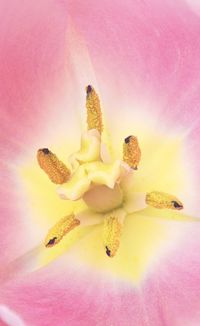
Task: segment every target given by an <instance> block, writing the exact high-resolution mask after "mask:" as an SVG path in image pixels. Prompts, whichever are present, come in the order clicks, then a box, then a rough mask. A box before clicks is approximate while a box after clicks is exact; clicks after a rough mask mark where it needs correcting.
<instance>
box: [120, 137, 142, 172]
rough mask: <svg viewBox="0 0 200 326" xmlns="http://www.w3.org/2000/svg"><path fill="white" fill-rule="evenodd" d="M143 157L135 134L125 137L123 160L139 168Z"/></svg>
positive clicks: (132, 166) (134, 167)
mask: <svg viewBox="0 0 200 326" xmlns="http://www.w3.org/2000/svg"><path fill="white" fill-rule="evenodd" d="M140 159H141V151H140V147H139V144H138V140H137V138H136V137H135V136H129V137H127V138H125V140H124V144H123V161H124V162H126V163H127V164H128V165H129V166H130V167H131V168H132V169H134V170H137V168H138V164H139V162H140Z"/></svg>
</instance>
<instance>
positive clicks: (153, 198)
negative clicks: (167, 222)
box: [146, 191, 183, 210]
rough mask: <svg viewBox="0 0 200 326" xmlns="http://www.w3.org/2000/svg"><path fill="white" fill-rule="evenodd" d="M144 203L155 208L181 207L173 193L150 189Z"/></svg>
mask: <svg viewBox="0 0 200 326" xmlns="http://www.w3.org/2000/svg"><path fill="white" fill-rule="evenodd" d="M146 203H147V205H149V206H152V207H155V208H168V209H174V210H180V209H183V204H182V203H181V202H180V200H179V199H178V198H176V197H175V196H173V195H170V194H167V193H165V192H160V191H152V192H149V193H147V194H146Z"/></svg>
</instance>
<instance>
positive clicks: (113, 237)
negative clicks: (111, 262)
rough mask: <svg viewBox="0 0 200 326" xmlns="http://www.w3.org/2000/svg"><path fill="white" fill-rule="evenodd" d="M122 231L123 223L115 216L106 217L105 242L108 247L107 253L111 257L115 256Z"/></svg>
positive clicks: (106, 247)
mask: <svg viewBox="0 0 200 326" xmlns="http://www.w3.org/2000/svg"><path fill="white" fill-rule="evenodd" d="M121 232H122V225H121V224H120V223H119V220H118V219H117V218H116V217H115V216H109V217H106V218H105V220H104V228H103V242H104V246H105V249H106V254H107V255H108V256H109V257H114V256H115V254H116V252H117V250H118V248H119V245H120V237H121Z"/></svg>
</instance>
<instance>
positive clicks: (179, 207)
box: [172, 201, 183, 209]
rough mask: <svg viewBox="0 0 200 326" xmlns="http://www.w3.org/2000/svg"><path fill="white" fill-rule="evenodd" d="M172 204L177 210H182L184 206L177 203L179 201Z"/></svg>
mask: <svg viewBox="0 0 200 326" xmlns="http://www.w3.org/2000/svg"><path fill="white" fill-rule="evenodd" d="M172 204H173V205H174V207H175V208H177V209H182V208H183V205H180V204H179V203H177V201H172Z"/></svg>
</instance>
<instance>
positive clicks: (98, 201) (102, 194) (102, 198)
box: [83, 184, 123, 213]
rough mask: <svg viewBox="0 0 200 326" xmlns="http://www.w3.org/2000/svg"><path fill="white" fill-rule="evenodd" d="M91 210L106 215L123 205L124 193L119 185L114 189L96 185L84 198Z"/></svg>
mask: <svg viewBox="0 0 200 326" xmlns="http://www.w3.org/2000/svg"><path fill="white" fill-rule="evenodd" d="M83 200H84V202H85V203H86V204H87V206H88V207H89V208H91V209H92V210H94V211H95V212H98V213H106V212H109V211H112V210H113V209H115V208H117V207H119V206H121V205H122V202H123V193H122V190H121V188H120V186H119V185H118V184H115V186H114V188H113V189H111V188H108V187H107V186H105V185H94V186H92V188H90V189H89V190H88V191H87V192H86V193H85V194H84V196H83Z"/></svg>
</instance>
